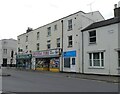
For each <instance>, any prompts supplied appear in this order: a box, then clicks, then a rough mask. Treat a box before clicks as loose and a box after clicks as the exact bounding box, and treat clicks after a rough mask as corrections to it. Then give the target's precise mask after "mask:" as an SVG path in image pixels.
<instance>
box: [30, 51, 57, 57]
mask: <svg viewBox="0 0 120 94" xmlns="http://www.w3.org/2000/svg"><path fill="white" fill-rule="evenodd" d="M32 56H33V57H51V56H59V49H52V50H45V51H36V52H32Z"/></svg>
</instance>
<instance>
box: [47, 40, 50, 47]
mask: <svg viewBox="0 0 120 94" xmlns="http://www.w3.org/2000/svg"><path fill="white" fill-rule="evenodd" d="M50 42H51V41H50V40H48V41H47V49H50V48H51V43H50Z"/></svg>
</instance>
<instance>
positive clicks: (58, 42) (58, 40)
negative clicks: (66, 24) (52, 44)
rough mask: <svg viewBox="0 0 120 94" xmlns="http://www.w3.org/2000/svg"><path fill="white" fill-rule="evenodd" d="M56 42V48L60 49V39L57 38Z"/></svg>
mask: <svg viewBox="0 0 120 94" xmlns="http://www.w3.org/2000/svg"><path fill="white" fill-rule="evenodd" d="M56 42H57V43H56V45H57V48H59V47H60V38H57V39H56Z"/></svg>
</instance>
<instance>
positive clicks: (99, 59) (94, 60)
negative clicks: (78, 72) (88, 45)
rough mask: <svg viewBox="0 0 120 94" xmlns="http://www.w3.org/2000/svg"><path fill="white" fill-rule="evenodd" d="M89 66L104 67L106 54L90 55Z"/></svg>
mask: <svg viewBox="0 0 120 94" xmlns="http://www.w3.org/2000/svg"><path fill="white" fill-rule="evenodd" d="M89 65H90V66H91V67H104V53H103V52H96V53H89Z"/></svg>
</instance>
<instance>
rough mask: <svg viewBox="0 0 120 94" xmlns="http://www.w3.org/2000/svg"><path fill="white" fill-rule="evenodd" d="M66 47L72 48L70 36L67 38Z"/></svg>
mask: <svg viewBox="0 0 120 94" xmlns="http://www.w3.org/2000/svg"><path fill="white" fill-rule="evenodd" d="M68 47H72V36H68Z"/></svg>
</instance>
